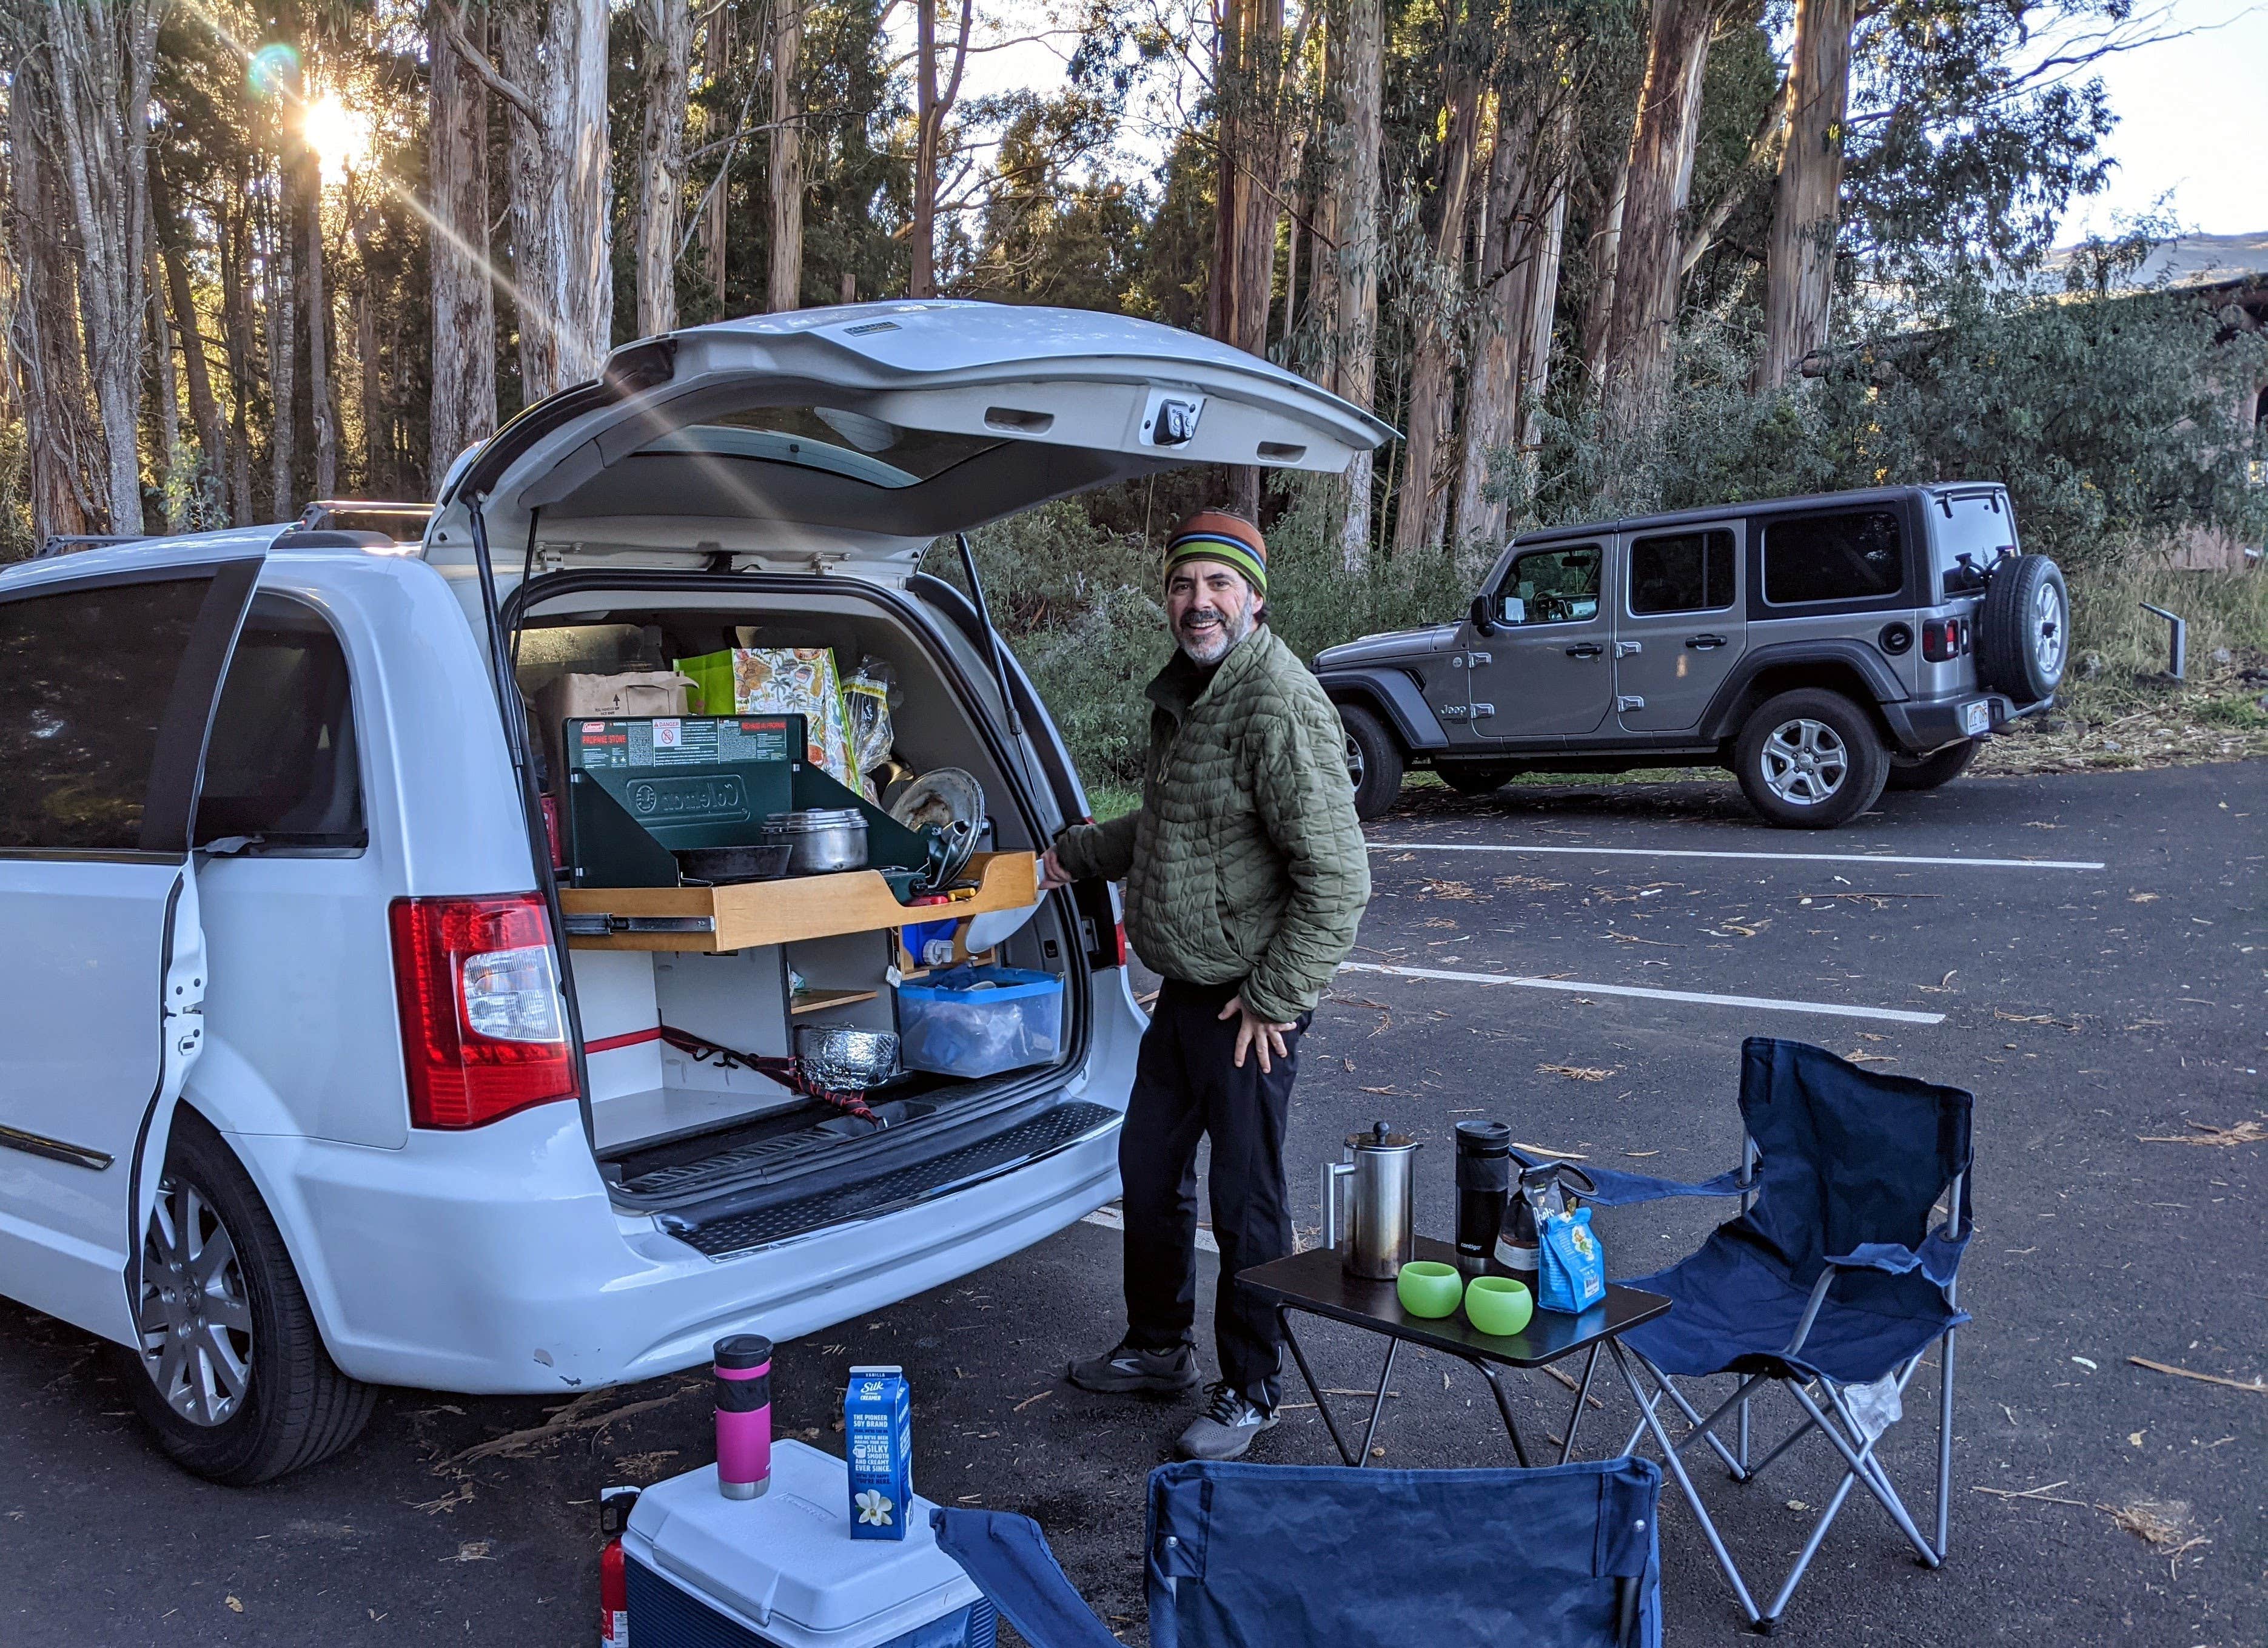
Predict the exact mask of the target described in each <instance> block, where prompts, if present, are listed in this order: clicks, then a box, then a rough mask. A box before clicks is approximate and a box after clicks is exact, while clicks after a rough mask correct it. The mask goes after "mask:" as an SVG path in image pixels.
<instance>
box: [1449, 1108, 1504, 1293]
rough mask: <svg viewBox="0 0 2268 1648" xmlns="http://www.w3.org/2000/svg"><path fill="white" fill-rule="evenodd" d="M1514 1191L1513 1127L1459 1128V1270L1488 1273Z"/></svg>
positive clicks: (1472, 1124) (1482, 1124)
mask: <svg viewBox="0 0 2268 1648" xmlns="http://www.w3.org/2000/svg"><path fill="white" fill-rule="evenodd" d="M1511 1193H1512V1129H1511V1128H1510V1127H1506V1125H1505V1124H1504V1123H1503V1122H1500V1121H1461V1122H1459V1123H1458V1124H1457V1268H1458V1269H1459V1270H1461V1271H1462V1272H1464V1274H1465V1275H1468V1276H1478V1275H1485V1274H1486V1273H1487V1271H1488V1266H1489V1259H1490V1256H1491V1254H1493V1253H1495V1252H1496V1238H1497V1232H1498V1230H1500V1229H1501V1228H1502V1227H1503V1224H1504V1208H1505V1202H1506V1200H1507V1199H1508V1198H1509V1196H1510V1195H1511Z"/></svg>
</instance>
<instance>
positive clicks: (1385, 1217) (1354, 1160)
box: [1322, 1121, 1418, 1282]
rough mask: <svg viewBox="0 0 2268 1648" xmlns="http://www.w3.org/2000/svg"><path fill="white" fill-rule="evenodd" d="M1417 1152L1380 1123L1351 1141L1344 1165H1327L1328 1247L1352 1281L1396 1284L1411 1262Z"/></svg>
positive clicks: (1413, 1144) (1325, 1209) (1340, 1162)
mask: <svg viewBox="0 0 2268 1648" xmlns="http://www.w3.org/2000/svg"><path fill="white" fill-rule="evenodd" d="M1417 1152H1418V1146H1417V1144H1416V1142H1413V1141H1412V1140H1410V1138H1408V1137H1407V1136H1406V1135H1404V1134H1399V1133H1389V1132H1388V1131H1387V1127H1386V1124H1385V1123H1384V1122H1382V1121H1381V1122H1380V1123H1379V1124H1378V1125H1377V1126H1376V1127H1373V1128H1372V1129H1371V1130H1370V1131H1369V1132H1368V1133H1358V1134H1351V1135H1350V1136H1349V1138H1348V1139H1347V1142H1346V1149H1345V1150H1344V1152H1342V1154H1341V1157H1340V1159H1339V1160H1337V1161H1336V1162H1326V1163H1324V1164H1323V1179H1322V1188H1323V1245H1324V1246H1326V1247H1329V1248H1332V1249H1335V1250H1336V1251H1337V1253H1338V1256H1339V1265H1340V1267H1341V1268H1342V1269H1344V1271H1345V1272H1346V1274H1347V1275H1350V1276H1364V1277H1367V1278H1368V1279H1370V1280H1371V1281H1373V1282H1391V1281H1392V1280H1393V1279H1394V1277H1395V1275H1396V1273H1398V1272H1399V1271H1400V1270H1401V1268H1402V1267H1403V1266H1404V1265H1406V1264H1408V1263H1409V1262H1410V1259H1411V1257H1412V1255H1413V1253H1414V1252H1415V1247H1416V1236H1415V1232H1414V1230H1413V1228H1412V1223H1411V1221H1412V1215H1413V1213H1414V1211H1415V1209H1414V1202H1415V1200H1416V1198H1415V1184H1416V1179H1415V1174H1414V1172H1413V1169H1414V1167H1415V1165H1416V1157H1417Z"/></svg>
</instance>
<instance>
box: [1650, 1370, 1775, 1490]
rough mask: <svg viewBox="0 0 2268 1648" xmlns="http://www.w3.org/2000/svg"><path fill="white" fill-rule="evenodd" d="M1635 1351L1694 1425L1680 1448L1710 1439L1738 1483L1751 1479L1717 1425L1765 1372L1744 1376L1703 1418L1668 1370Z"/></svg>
mask: <svg viewBox="0 0 2268 1648" xmlns="http://www.w3.org/2000/svg"><path fill="white" fill-rule="evenodd" d="M1631 1355H1632V1356H1637V1357H1638V1365H1639V1366H1640V1367H1642V1368H1644V1369H1645V1370H1646V1371H1647V1372H1648V1373H1649V1374H1651V1375H1652V1376H1653V1381H1654V1383H1655V1384H1656V1385H1659V1386H1661V1390H1662V1393H1663V1394H1664V1395H1666V1396H1668V1398H1669V1400H1671V1401H1673V1402H1675V1403H1676V1404H1677V1408H1678V1411H1679V1412H1680V1413H1682V1414H1683V1415H1685V1422H1686V1423H1688V1424H1690V1425H1691V1426H1692V1427H1693V1429H1692V1430H1690V1431H1688V1432H1687V1433H1686V1436H1685V1439H1684V1441H1683V1442H1681V1443H1679V1444H1678V1446H1680V1447H1690V1446H1691V1445H1692V1443H1693V1439H1694V1437H1700V1438H1701V1439H1702V1440H1703V1441H1705V1442H1706V1443H1707V1444H1708V1445H1710V1447H1711V1448H1712V1449H1714V1450H1715V1452H1716V1454H1717V1457H1718V1458H1719V1459H1720V1460H1724V1462H1725V1468H1726V1469H1727V1471H1729V1472H1731V1473H1732V1476H1733V1480H1734V1482H1746V1481H1747V1480H1748V1476H1749V1473H1748V1472H1747V1471H1746V1470H1744V1469H1743V1468H1742V1466H1741V1463H1740V1461H1739V1460H1735V1459H1734V1457H1733V1452H1732V1450H1731V1449H1730V1448H1727V1446H1726V1445H1724V1443H1723V1441H1722V1440H1721V1439H1719V1437H1718V1435H1717V1432H1716V1430H1714V1429H1713V1427H1714V1426H1715V1425H1716V1423H1717V1422H1718V1421H1719V1420H1720V1419H1722V1418H1724V1416H1725V1415H1727V1414H1728V1413H1730V1412H1732V1410H1733V1408H1734V1404H1736V1403H1738V1402H1740V1401H1741V1400H1742V1399H1744V1398H1745V1397H1746V1396H1747V1395H1748V1393H1749V1389H1750V1387H1752V1386H1754V1385H1755V1384H1756V1382H1757V1381H1758V1380H1759V1379H1762V1378H1765V1377H1767V1376H1765V1375H1764V1374H1761V1373H1751V1374H1749V1375H1748V1376H1746V1377H1745V1378H1742V1381H1741V1386H1740V1388H1739V1389H1738V1390H1736V1391H1734V1393H1732V1394H1731V1395H1730V1396H1728V1397H1727V1398H1726V1399H1725V1400H1723V1401H1722V1402H1719V1404H1718V1405H1717V1409H1716V1411H1715V1412H1714V1413H1712V1414H1711V1415H1709V1416H1708V1417H1707V1418H1706V1419H1704V1418H1702V1417H1701V1410H1700V1409H1699V1408H1696V1407H1694V1406H1693V1404H1692V1403H1690V1402H1689V1401H1687V1400H1685V1393H1683V1391H1681V1390H1679V1389H1678V1388H1677V1386H1675V1385H1674V1384H1672V1383H1671V1382H1670V1378H1669V1376H1668V1374H1666V1373H1664V1372H1663V1371H1661V1369H1660V1368H1657V1367H1655V1366H1654V1365H1653V1363H1651V1362H1648V1361H1647V1360H1646V1356H1645V1353H1644V1352H1642V1351H1632V1352H1631ZM1631 1440H1632V1441H1633V1442H1635V1441H1636V1440H1637V1437H1635V1436H1633V1437H1631ZM1623 1452H1625V1453H1627V1452H1630V1450H1629V1449H1628V1448H1624V1450H1623Z"/></svg>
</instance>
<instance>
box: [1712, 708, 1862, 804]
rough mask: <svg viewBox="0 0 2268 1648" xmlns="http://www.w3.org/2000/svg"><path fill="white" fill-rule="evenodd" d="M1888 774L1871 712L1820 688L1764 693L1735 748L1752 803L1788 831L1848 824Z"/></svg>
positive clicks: (1739, 773) (1736, 769) (1735, 758)
mask: <svg viewBox="0 0 2268 1648" xmlns="http://www.w3.org/2000/svg"><path fill="white" fill-rule="evenodd" d="M1889 772H1890V755H1889V750H1888V749H1886V748H1885V747H1884V745H1883V743H1882V739H1881V734H1880V733H1878V732H1877V731H1876V730H1875V728H1874V722H1873V721H1871V720H1870V719H1868V717H1867V713H1866V711H1864V710H1862V709H1860V708H1859V706H1857V705H1856V704H1853V703H1852V701H1851V700H1850V699H1849V698H1845V697H1844V696H1843V695H1842V694H1841V693H1839V692H1830V691H1825V690H1823V689H1820V688H1805V689H1803V690H1801V691H1795V692H1783V693H1781V694H1780V695H1779V696H1778V698H1769V699H1767V700H1766V701H1765V702H1764V705H1763V706H1761V707H1759V708H1758V709H1757V710H1756V713H1754V714H1752V715H1750V716H1749V719H1748V721H1747V724H1746V725H1744V726H1743V727H1742V728H1741V735H1740V737H1739V739H1738V740H1737V741H1736V742H1735V743H1734V746H1733V773H1734V777H1736V778H1738V779H1739V780H1740V781H1741V789H1742V793H1743V794H1746V795H1747V796H1748V798H1749V805H1750V806H1751V807H1754V808H1755V809H1756V811H1757V812H1758V813H1760V814H1762V815H1763V816H1764V820H1765V822H1766V823H1768V824H1778V825H1779V826H1780V827H1781V828H1783V829H1788V830H1832V829H1834V828H1835V827H1836V826H1837V825H1838V824H1848V823H1850V822H1851V820H1852V819H1853V818H1856V817H1858V816H1859V814H1860V813H1862V812H1864V811H1866V810H1867V808H1869V807H1872V806H1873V805H1874V802H1876V801H1877V800H1878V799H1879V798H1880V797H1881V793H1882V786H1883V784H1884V782H1885V781H1887V780H1888V779H1889Z"/></svg>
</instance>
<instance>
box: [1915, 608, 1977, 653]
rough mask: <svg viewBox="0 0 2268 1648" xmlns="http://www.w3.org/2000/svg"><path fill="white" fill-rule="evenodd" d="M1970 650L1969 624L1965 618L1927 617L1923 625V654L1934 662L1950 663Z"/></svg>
mask: <svg viewBox="0 0 2268 1648" xmlns="http://www.w3.org/2000/svg"><path fill="white" fill-rule="evenodd" d="M1968 650H1969V624H1968V620H1966V619H1964V618H1925V619H1924V620H1923V621H1922V626H1921V655H1922V656H1923V657H1925V658H1926V659H1928V660H1929V661H1930V662H1932V663H1933V664H1942V663H1949V662H1951V661H1953V660H1954V659H1955V658H1958V657H1960V656H1961V654H1963V653H1965V652H1967V651H1968Z"/></svg>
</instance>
